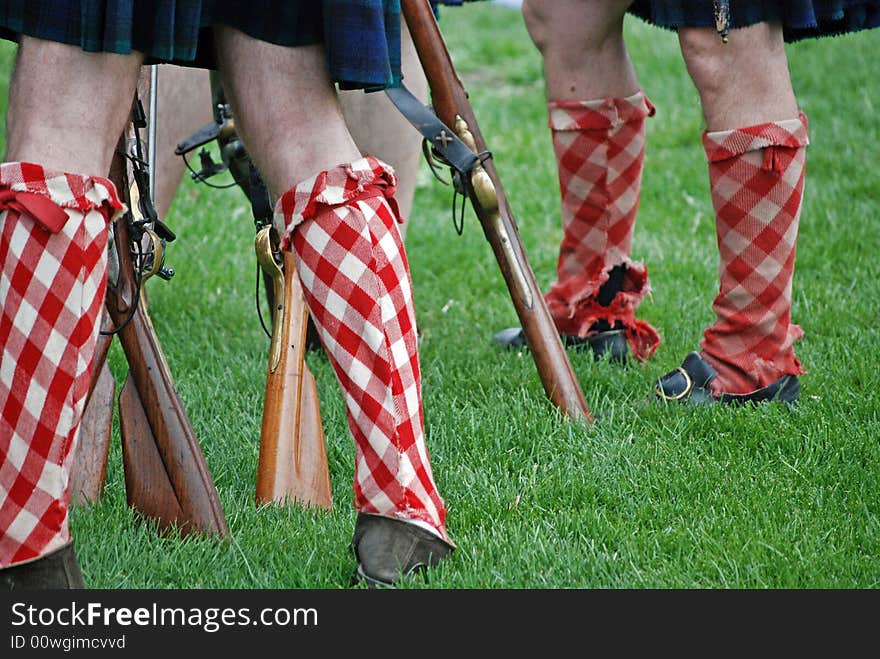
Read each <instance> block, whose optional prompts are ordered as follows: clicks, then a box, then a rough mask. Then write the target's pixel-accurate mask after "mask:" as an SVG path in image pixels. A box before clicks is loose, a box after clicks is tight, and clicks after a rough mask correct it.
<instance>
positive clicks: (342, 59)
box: [0, 0, 400, 89]
mask: <svg viewBox="0 0 880 659" xmlns="http://www.w3.org/2000/svg"><path fill="white" fill-rule="evenodd" d="M215 24H222V25H228V26H231V27H234V28H237V29H239V30H241V31H242V32H244V33H246V34H248V35H250V36H252V37H254V38H256V39H260V40H262V41H267V42H269V43H273V44H277V45H280V46H290V47H295V46H306V45H311V44H316V43H324V44H325V49H326V51H327V59H328V67H329V69H330V74H331V77H332V79H333V80H334V82H337V83H339V85H340V87H343V88H346V89H348V88H352V89H358V88H367V89H373V88H375V89H381V88H384V87H387V86H391V85H393V84H396V83H397V82H399V80H400V2H399V0H7V1H5V2H2V3H0V37H4V38H7V39H11V40H17V38H18V35H19V34H27V35H29V36H32V37H37V38H41V39H46V40H49V41H57V42H61V43H66V44H70V45H74V46H79V47H81V48H82V49H83V50H85V51H87V52H112V53H121V54H128V53H131V52H132V51H133V50H134V51H140V52H143V53H144V54H145V55H146V62H147V63H171V64H180V65H184V66H197V67H201V68H215V64H214V39H213V30H212V29H211V26H212V25H215Z"/></svg>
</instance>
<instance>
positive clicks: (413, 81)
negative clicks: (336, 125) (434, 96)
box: [339, 23, 428, 238]
mask: <svg viewBox="0 0 880 659" xmlns="http://www.w3.org/2000/svg"><path fill="white" fill-rule="evenodd" d="M401 27H402V34H401V44H400V45H401V65H402V68H403V81H404V83H405V84H406V86H407V88H408V89H409V90H410V91H411V92H412V93H413V94H415V95H416V96H417V97H418V98H419V99H420V100H422V102H427V98H428V81H427V79H426V78H425V73H424V71H422V65H421V63H420V62H419V57H418V55H417V54H416V49H415V46H414V45H413V42H412V38H411V37H410V36H409V30H408V29H407V27H406V23H403V25H402V26H401ZM339 99H340V101H341V102H342V111H343V113H344V115H345V120H346V122H347V123H348V129H349V130H350V131H351V134H352V136H353V137H354V140H355V142H356V143H357V145H358V148H360V150H361V152H362V153H365V154H369V155H372V156H376V157H377V158H379V159H381V160H384V161H385V162H387V163H388V164H389V165H391V166H392V167H393V168H394V171H395V173H396V174H397V194H396V197H397V203H398V205H399V206H400V214H401V215H402V216H403V218H404V220H405V222H404V223H403V224H401V225H400V234H401V236H403V237H404V238H406V227H407V225H408V223H409V216H410V213H411V212H412V206H413V199H414V197H415V191H416V178H417V174H418V170H419V163H420V162H421V157H422V156H421V153H422V152H421V148H420V145H421V142H422V136H421V135H420V134H419V132H418V131H417V130H416V129H415V128H413V127H412V125H411V124H410V123H409V122H408V121H407V120H406V119H404V117H403V115H402V114H400V112H398V111H397V108H395V107H394V105H393V104H392V103H391V101H389V100H388V97H387V96H385V94H383V93H381V92H377V93H370V94H365V93H364V92H360V91H346V92H342V93H341V94H340V95H339Z"/></svg>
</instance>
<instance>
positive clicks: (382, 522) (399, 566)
mask: <svg viewBox="0 0 880 659" xmlns="http://www.w3.org/2000/svg"><path fill="white" fill-rule="evenodd" d="M351 549H352V550H353V551H354V555H355V557H356V558H357V561H358V567H357V572H356V573H355V577H354V583H357V582H359V581H363V582H365V583H366V584H367V585H368V586H369V587H370V588H378V587H381V586H389V587H393V586H394V585H395V584H396V583H397V582H398V581H399V580H400V579H402V578H405V577H408V576H410V575H412V574H417V573H422V574H423V573H424V572H425V571H426V570H427V569H428V568H429V567H433V566H434V565H437V563H439V562H440V561H441V560H442V559H443V558H445V557H446V556H448V555H449V554H451V553H452V552H453V551H454V550H455V547H454V546H453V545H452V544H450V543H448V542H446V541H445V540H443V539H442V538H440V537H439V536H437V535H435V534H433V533H431V532H430V531H428V530H427V529H423V528H421V527H420V526H416V525H415V524H410V523H409V522H405V521H403V520H400V519H394V518H393V517H385V516H383V515H370V514H366V513H358V516H357V522H355V525H354V538H353V539H352V541H351Z"/></svg>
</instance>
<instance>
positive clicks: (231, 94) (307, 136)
mask: <svg viewBox="0 0 880 659" xmlns="http://www.w3.org/2000/svg"><path fill="white" fill-rule="evenodd" d="M216 34H217V39H218V42H222V44H223V47H222V48H218V55H217V59H218V64H219V68H220V71H221V77H222V80H223V89H224V90H225V91H226V96H227V98H228V99H229V103H230V104H231V105H232V107H233V108H235V113H236V117H237V118H238V123H237V128H238V131H239V135H240V136H241V138H242V141H243V142H244V144H245V146H246V148H247V150H248V153H249V154H250V156H251V158H252V159H253V161H254V163H255V164H256V166H257V169H258V170H259V171H260V174H261V175H262V176H263V179H264V180H265V181H266V185H267V186H268V188H269V190H270V191H271V193H272V194H273V196H274V197H276V198H277V197H280V196H281V195H282V194H283V193H284V192H285V191H286V190H287V189H289V188H290V186H291V185H293V184H294V183H296V182H297V181H302V180H305V179H306V178H308V177H309V176H311V175H313V174H314V173H315V172H319V171H323V170H327V169H330V168H332V167H335V166H336V165H338V164H340V163H342V162H350V161H353V160H357V159H358V158H360V157H361V153H360V151H359V150H358V148H357V145H356V144H355V142H354V139H352V137H351V134H350V133H349V132H348V130H347V129H346V126H345V121H344V119H343V116H342V110H341V109H340V107H339V100H338V98H337V96H336V92H335V90H334V88H333V85H332V84H331V83H330V80H329V79H328V78H327V72H326V64H325V59H324V48H323V46H305V47H303V48H281V47H279V46H274V45H272V44H269V43H267V42H264V41H258V40H256V39H252V38H250V37H248V36H247V35H245V34H244V33H242V32H239V31H237V30H233V29H230V28H227V27H223V26H221V27H218V28H217V30H216ZM239 57H241V58H242V59H243V61H247V62H248V63H249V66H247V67H245V66H243V65H241V64H239V63H238V61H237V60H238V58H239ZM281 80H283V81H284V84H281V83H280V82H279V81H281ZM315 80H317V81H320V82H319V83H313V82H310V81H315ZM297 82H299V83H300V84H295V83H297ZM267 99H273V101H272V102H267ZM306 108H307V109H308V110H307V111H305V109H306ZM256 118H259V121H256V120H255V119H256ZM279 145H283V148H281V147H279Z"/></svg>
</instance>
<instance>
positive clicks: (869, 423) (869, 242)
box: [2, 5, 880, 588]
mask: <svg viewBox="0 0 880 659" xmlns="http://www.w3.org/2000/svg"><path fill="white" fill-rule="evenodd" d="M442 27H443V29H444V32H445V34H446V35H447V39H448V44H449V48H450V51H451V52H452V54H453V58H454V59H455V61H456V64H457V66H458V68H459V73H460V74H461V77H462V79H463V81H464V82H465V85H466V86H467V87H468V89H469V91H470V94H471V100H472V103H473V105H474V108H475V111H476V116H477V117H478V118H479V120H480V128H481V130H482V132H483V134H484V136H485V137H486V140H487V142H488V144H489V146H490V148H491V149H492V151H493V153H494V156H495V161H496V166H497V168H498V171H499V174H500V176H501V178H502V181H503V182H504V186H505V190H506V192H507V195H508V197H509V200H510V203H511V206H512V208H513V209H514V212H515V214H516V218H517V223H518V225H519V229H520V234H521V237H522V241H523V243H524V245H525V247H526V249H527V253H528V256H529V259H530V262H531V265H532V267H533V269H534V270H535V273H536V276H537V279H538V281H539V282H541V284H542V286H546V285H547V284H548V283H549V282H550V281H551V280H552V279H553V277H554V265H555V259H556V249H557V245H558V241H559V238H560V235H561V229H560V226H559V218H558V208H557V205H558V198H557V195H558V190H557V182H556V177H555V165H554V161H553V157H552V146H551V143H550V136H549V133H548V131H547V129H546V111H545V106H544V97H543V86H542V79H541V64H540V59H539V57H538V54H537V51H535V50H534V48H533V47H532V46H531V43H530V41H529V40H528V37H527V35H526V32H525V30H524V27H523V24H522V19H521V17H520V14H519V13H518V12H517V11H514V10H507V9H501V8H497V7H490V6H488V7H487V6H479V5H476V6H475V5H471V6H468V7H466V8H464V9H460V10H449V11H445V12H444V14H443V19H442ZM626 30H627V36H628V44H629V48H630V51H631V55H632V57H633V59H634V61H635V62H636V64H637V66H638V69H639V74H640V77H641V79H642V83H643V85H644V87H645V90H646V92H647V93H648V95H649V96H650V97H651V99H652V100H653V102H654V103H655V105H656V106H657V108H658V112H657V116H656V117H655V118H654V119H653V120H651V121H650V122H649V126H648V131H649V145H648V151H647V162H646V172H645V177H644V186H643V191H642V204H641V211H640V216H639V224H638V226H637V228H636V235H635V242H634V253H633V256H634V257H635V258H637V259H640V260H644V261H645V262H646V263H647V264H648V266H649V268H650V272H651V277H652V282H653V288H654V295H653V298H651V299H648V300H646V301H645V302H644V304H643V305H642V307H641V312H640V314H641V316H642V317H643V318H644V319H645V320H648V321H650V322H651V323H652V324H654V325H655V326H656V327H658V328H659V329H660V331H661V333H662V335H663V339H664V342H663V344H662V345H661V347H660V349H659V351H658V353H657V355H656V356H655V358H654V359H653V360H651V361H650V362H648V363H647V364H644V365H632V366H629V367H627V368H625V369H619V368H614V367H612V366H610V365H609V364H608V363H604V362H600V363H594V362H593V361H592V360H591V359H589V358H587V357H585V356H582V355H572V363H573V366H574V369H575V371H576V373H577V375H578V378H579V380H580V382H581V384H582V386H583V389H584V392H585V394H586V397H587V400H588V402H589V404H590V406H591V408H592V409H593V410H594V411H595V412H597V413H598V414H599V420H598V421H597V422H596V423H595V424H594V425H592V426H584V425H579V424H575V423H571V422H568V421H566V420H565V419H563V418H561V417H560V416H559V415H558V414H557V413H556V412H555V411H554V409H553V408H552V406H551V405H550V404H549V402H548V401H547V399H546V398H545V396H544V393H543V390H542V388H541V385H540V382H539V379H538V377H537V374H536V371H535V367H534V364H533V362H532V360H531V358H530V357H529V355H528V354H517V353H504V352H500V351H498V350H496V349H494V348H493V347H492V346H491V345H490V338H491V336H492V334H493V333H494V332H495V331H497V330H499V329H501V328H504V327H508V326H511V325H514V324H515V323H516V322H517V319H516V314H515V312H514V310H513V307H512V305H511V303H510V300H509V295H508V292H507V289H506V287H505V286H504V283H503V280H502V278H501V275H500V271H499V269H498V266H497V264H496V262H495V260H494V257H493V256H492V253H491V250H490V248H489V245H488V243H486V241H485V239H484V238H483V235H482V230H481V229H480V227H479V224H478V223H477V221H476V220H475V218H474V217H473V214H472V213H471V212H470V211H468V216H467V223H466V227H465V230H464V234H463V235H462V236H461V237H459V236H457V235H456V234H455V231H454V230H453V227H452V221H451V210H450V202H451V194H450V191H449V189H448V188H444V187H443V186H441V185H440V184H439V183H436V182H434V181H433V179H432V178H431V177H430V174H429V172H428V170H427V167H426V166H424V165H423V166H422V169H421V170H420V179H419V180H420V185H419V188H418V192H417V199H416V207H415V211H414V213H413V217H414V219H413V222H412V225H411V227H410V229H409V234H408V238H407V241H408V242H407V248H408V252H409V258H410V263H411V266H412V275H413V279H414V283H415V294H416V307H417V312H418V319H419V327H420V332H421V358H422V367H423V375H424V380H423V383H424V405H425V414H426V422H427V434H428V443H429V448H430V451H431V455H432V458H433V466H434V472H435V475H436V478H437V481H438V484H439V486H440V489H441V492H442V494H443V495H444V497H445V499H446V501H447V504H448V507H449V517H448V523H449V529H450V532H451V534H452V536H453V538H454V539H455V542H456V543H457V545H458V548H459V549H458V551H457V553H456V554H455V555H454V557H453V558H452V560H450V561H447V562H445V563H444V564H442V565H441V566H439V567H438V568H437V569H435V570H434V571H433V572H432V577H431V580H430V587H435V588H568V587H576V588H876V587H878V586H880V517H878V513H880V445H878V437H880V418H878V404H880V393H878V392H880V376H878V373H877V368H876V364H877V363H878V362H880V343H878V341H877V338H876V336H877V335H876V327H875V326H876V324H877V320H878V318H880V302H878V298H880V284H878V280H880V265H878V259H877V255H878V248H880V202H878V192H880V175H878V171H877V167H876V164H877V163H878V161H880V146H878V144H880V139H878V138H880V115H878V109H880V96H878V87H877V85H876V84H875V83H874V82H873V81H872V80H871V78H870V77H869V75H870V73H871V72H872V71H873V63H874V62H876V60H877V56H878V55H880V47H878V40H877V35H876V34H870V33H866V34H857V35H850V36H846V37H838V38H834V39H827V40H824V41H818V42H808V43H802V44H797V45H791V46H789V47H788V53H789V57H790V63H791V69H792V76H793V80H794V84H795V88H796V91H797V93H798V96H799V100H800V102H801V104H802V106H803V108H804V110H805V111H806V113H807V114H808V115H809V117H810V128H811V138H812V142H813V145H812V146H811V147H810V150H809V153H808V157H809V165H808V182H807V189H806V193H805V201H804V209H803V216H802V218H803V220H802V231H801V238H800V244H799V251H798V264H797V271H796V274H795V283H794V287H795V288H794V291H795V293H794V309H793V316H794V318H795V320H796V322H798V323H799V324H801V325H802V326H803V328H804V330H805V332H806V337H805V338H804V340H803V341H801V342H800V344H799V345H798V354H799V356H800V358H801V359H802V361H803V362H804V364H805V367H806V369H807V371H808V373H807V375H806V376H804V377H803V378H802V388H803V389H802V402H801V403H800V404H799V405H798V406H797V407H796V408H794V409H791V410H787V409H778V408H776V407H773V406H771V407H763V408H759V409H727V408H724V409H721V408H719V409H709V410H694V409H689V408H686V407H676V406H662V405H657V404H652V405H644V404H643V401H644V399H645V398H646V397H647V396H648V395H649V393H650V388H651V383H652V381H653V380H654V379H656V378H657V377H658V376H659V375H661V374H663V373H665V372H666V371H667V370H669V369H671V368H673V367H675V366H677V365H678V364H679V363H680V361H681V359H682V358H683V356H684V355H685V354H686V353H687V352H688V351H689V350H692V349H694V348H695V347H696V346H697V342H698V340H699V338H700V336H701V332H702V329H703V328H704V327H705V326H706V325H707V324H708V323H710V322H711V320H712V315H711V308H710V304H711V301H712V298H713V296H714V294H715V291H716V289H717V275H716V267H717V266H716V262H717V253H716V248H715V242H714V241H715V237H714V227H713V220H712V215H711V204H710V198H709V193H708V187H707V174H706V167H705V162H704V155H703V152H702V148H701V146H700V139H699V138H700V132H701V130H702V119H701V114H700V109H699V103H698V97H697V95H696V92H695V91H694V89H693V86H692V84H691V83H690V80H689V78H688V77H687V74H686V71H685V69H684V65H683V63H682V61H681V57H680V54H679V51H678V43H677V39H676V38H675V36H674V35H673V34H672V33H669V32H665V31H661V30H658V29H655V28H650V27H648V26H646V25H644V24H642V23H639V22H638V21H635V20H629V21H628V23H627V26H626ZM2 53H3V57H4V58H5V59H6V60H9V59H10V58H11V54H12V49H11V48H10V47H8V46H7V45H4V47H3V51H2ZM6 68H8V67H6ZM832 83H833V88H832V86H831V84H832ZM863 83H867V84H863ZM4 102H5V100H4ZM4 107H5V106H4ZM242 202H243V197H242V196H241V195H240V193H238V192H237V191H236V190H225V191H217V190H210V189H207V188H205V187H203V186H196V185H195V184H193V183H192V182H189V181H187V182H185V183H184V185H183V187H182V189H181V192H180V195H179V196H178V199H177V201H176V202H175V206H174V208H173V209H172V212H171V214H170V215H169V217H168V222H169V224H170V225H171V226H172V227H173V228H174V230H175V231H176V232H177V235H178V237H179V240H178V241H177V242H176V243H173V244H172V245H171V246H170V248H169V254H168V259H169V262H170V263H171V265H173V266H174V267H175V269H176V270H177V276H176V277H175V278H174V280H173V281H171V282H170V283H165V282H156V283H154V282H151V283H150V286H149V294H150V302H151V311H152V315H153V319H154V322H155V325H156V328H157V330H158V333H159V335H160V337H161V339H162V343H163V346H164V349H165V352H166V355H167V358H168V361H169V363H170V366H171V369H172V372H173V373H174V374H175V378H176V382H177V385H178V387H179V390H180V393H181V395H182V397H183V400H184V402H185V405H186V409H187V411H188V413H189V416H190V418H191V420H192V423H193V426H194V428H195V431H196V433H197V436H198V437H199V438H200V440H201V443H202V447H203V450H204V453H205V456H206V459H207V462H208V464H209V466H210V469H211V472H212V475H213V477H214V480H215V483H216V486H217V489H218V492H219V494H220V498H221V502H222V504H223V507H224V510H225V513H226V515H227V519H228V522H229V526H230V529H231V531H232V541H230V542H226V543H223V542H215V541H213V540H210V539H192V538H191V539H187V540H180V539H178V538H161V537H159V536H158V535H157V534H156V533H154V532H153V530H152V529H151V528H150V527H149V526H148V525H146V524H144V523H141V522H139V521H138V520H137V519H136V518H135V516H134V515H133V514H132V513H131V511H129V509H128V508H127V507H126V502H125V491H124V481H123V475H122V466H121V457H120V450H119V444H118V439H117V440H116V441H114V445H113V450H112V454H111V461H110V465H109V474H108V481H107V490H106V496H105V498H104V500H103V501H102V502H101V503H100V504H99V505H96V506H93V507H79V508H76V509H75V511H74V513H73V518H72V527H73V532H74V534H75V537H76V539H77V551H78V553H79V556H80V558H81V562H82V565H83V570H84V573H85V576H86V580H87V583H88V584H89V585H90V586H92V587H99V588H194V587H206V588H341V587H346V586H347V584H348V580H349V577H350V575H351V573H352V571H353V568H354V563H353V558H352V556H351V555H350V554H349V552H348V550H347V544H348V542H349V540H350V538H351V532H352V528H353V523H354V517H355V512H354V510H353V507H352V503H351V498H352V497H351V483H352V476H353V458H354V447H353V443H352V441H351V439H350V436H349V434H348V431H347V428H346V425H345V413H344V407H343V405H342V401H341V396H340V393H339V390H338V387H337V385H336V382H335V380H334V378H333V375H332V372H331V369H330V368H329V365H328V363H327V360H326V358H324V357H323V356H322V355H311V356H310V357H309V363H310V366H311V367H312V369H313V372H314V373H315V375H316V377H317V379H318V383H319V389H320V399H321V405H322V411H323V416H324V427H325V432H326V436H327V440H328V453H329V460H330V470H331V476H332V480H333V495H334V504H335V505H334V509H333V511H331V512H329V513H324V512H317V511H313V510H302V509H299V508H296V507H278V506H268V507H263V508H257V507H255V505H254V503H253V498H254V479H255V472H256V463H257V455H258V441H259V433H260V418H261V404H262V395H263V391H262V381H263V373H264V369H265V363H266V353H267V340H266V338H265V336H264V335H263V333H262V330H261V329H260V327H259V323H258V321H257V319H256V317H255V314H254V311H253V305H254V302H253V287H254V268H255V261H254V257H253V254H252V247H251V246H252V242H253V229H252V225H251V222H250V219H249V214H248V209H247V207H246V206H245V204H243V203H242ZM111 360H112V361H111V364H112V367H113V370H114V374H115V375H116V376H117V378H118V379H121V378H122V376H123V374H124V359H123V357H122V354H121V350H120V348H119V346H118V345H115V346H114V348H113V352H112V353H111ZM408 586H411V587H416V588H418V587H423V586H424V585H423V584H422V583H421V582H415V583H412V584H408Z"/></svg>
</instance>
